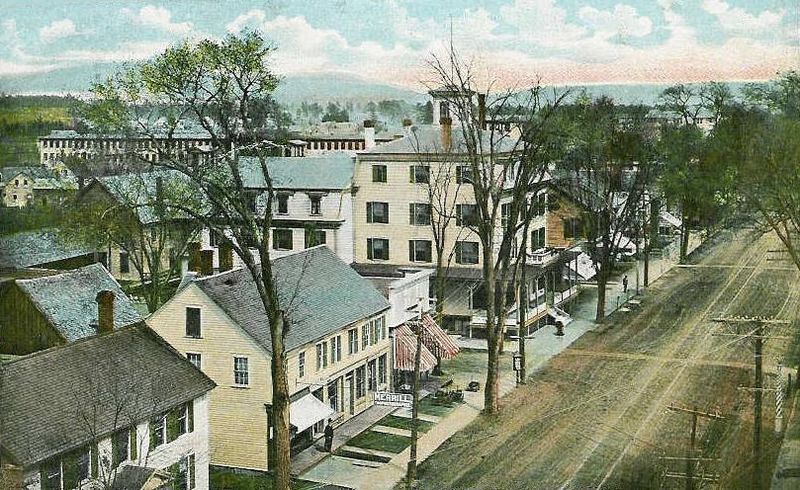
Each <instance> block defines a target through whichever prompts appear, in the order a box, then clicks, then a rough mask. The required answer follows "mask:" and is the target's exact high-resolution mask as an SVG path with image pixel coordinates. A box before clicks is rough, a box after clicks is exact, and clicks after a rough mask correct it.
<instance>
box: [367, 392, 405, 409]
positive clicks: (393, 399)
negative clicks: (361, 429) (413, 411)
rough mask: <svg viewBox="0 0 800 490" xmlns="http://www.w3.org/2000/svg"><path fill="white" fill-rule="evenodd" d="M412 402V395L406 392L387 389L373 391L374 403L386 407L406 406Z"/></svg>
mask: <svg viewBox="0 0 800 490" xmlns="http://www.w3.org/2000/svg"><path fill="white" fill-rule="evenodd" d="M413 403H414V396H413V395H410V394H406V393H391V392H389V391H376V392H375V405H385V406H388V407H408V408H411V404H413Z"/></svg>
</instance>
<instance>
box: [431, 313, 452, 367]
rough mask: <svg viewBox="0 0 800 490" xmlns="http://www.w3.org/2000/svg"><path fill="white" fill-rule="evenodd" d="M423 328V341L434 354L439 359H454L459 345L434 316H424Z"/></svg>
mask: <svg viewBox="0 0 800 490" xmlns="http://www.w3.org/2000/svg"><path fill="white" fill-rule="evenodd" d="M422 328H423V334H422V343H423V344H425V347H427V348H428V350H429V351H431V353H432V354H433V355H434V356H436V357H438V358H439V359H452V358H454V357H455V356H456V354H458V346H457V345H456V344H455V342H453V339H451V338H450V336H449V335H447V333H446V332H445V331H444V330H442V327H440V326H439V325H438V324H437V323H436V320H434V319H433V317H432V316H430V315H423V316H422Z"/></svg>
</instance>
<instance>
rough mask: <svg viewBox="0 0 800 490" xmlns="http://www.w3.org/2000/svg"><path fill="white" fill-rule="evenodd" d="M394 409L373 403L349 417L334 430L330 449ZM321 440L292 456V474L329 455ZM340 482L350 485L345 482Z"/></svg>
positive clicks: (370, 425) (341, 444) (338, 446)
mask: <svg viewBox="0 0 800 490" xmlns="http://www.w3.org/2000/svg"><path fill="white" fill-rule="evenodd" d="M395 410H397V408H396V407H384V406H380V405H373V406H371V407H369V408H368V409H366V410H364V411H363V412H361V413H360V414H358V415H356V416H355V417H353V418H351V419H350V420H348V421H347V422H345V423H343V424H342V425H340V426H339V427H337V428H336V430H334V432H333V445H332V447H331V450H332V451H336V450H337V449H338V448H340V447H341V446H343V445H344V444H346V443H347V441H349V440H350V439H352V438H353V437H355V436H357V435H358V434H360V433H362V432H364V431H365V430H367V429H368V428H370V427H372V426H373V425H374V424H375V422H377V421H378V420H380V419H382V418H383V417H385V416H387V415H389V414H390V413H392V412H394V411H395ZM323 442H324V439H319V440H317V441H315V442H314V444H312V445H311V446H309V447H308V448H306V449H304V450H303V451H301V452H300V453H299V454H296V455H295V456H293V457H292V470H291V473H292V475H300V474H302V473H303V472H305V471H307V470H308V469H309V468H311V467H312V466H314V465H316V464H317V463H319V462H320V461H322V460H323V459H325V457H327V456H330V453H328V452H326V451H325V450H324V449H323ZM341 484H342V485H345V486H350V485H349V484H348V483H346V482H343V483H341Z"/></svg>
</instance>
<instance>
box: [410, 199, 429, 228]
mask: <svg viewBox="0 0 800 490" xmlns="http://www.w3.org/2000/svg"><path fill="white" fill-rule="evenodd" d="M408 223H409V224H411V225H430V224H431V205H430V204H424V203H418V202H412V203H411V204H409V205H408Z"/></svg>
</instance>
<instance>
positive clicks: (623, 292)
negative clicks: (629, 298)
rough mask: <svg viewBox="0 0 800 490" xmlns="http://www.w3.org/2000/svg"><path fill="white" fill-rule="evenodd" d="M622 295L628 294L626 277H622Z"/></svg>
mask: <svg viewBox="0 0 800 490" xmlns="http://www.w3.org/2000/svg"><path fill="white" fill-rule="evenodd" d="M622 294H628V275H627V274H625V275H624V276H622Z"/></svg>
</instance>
